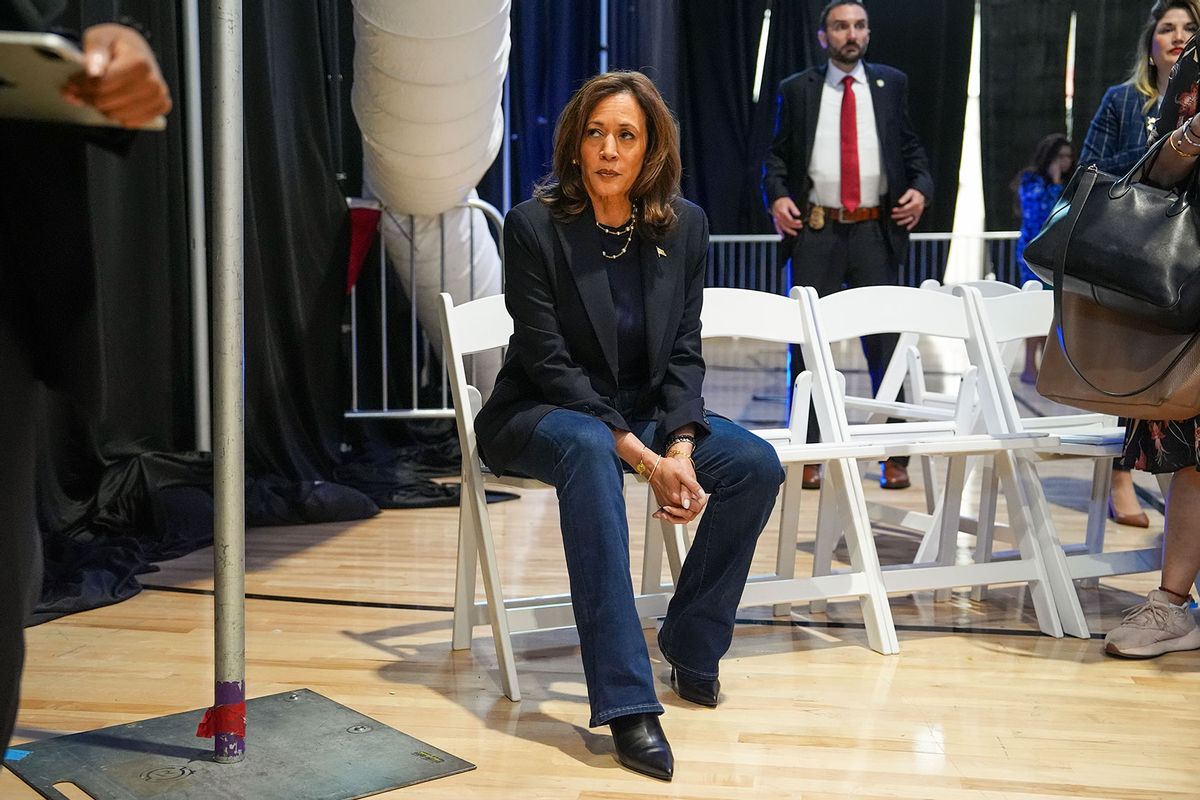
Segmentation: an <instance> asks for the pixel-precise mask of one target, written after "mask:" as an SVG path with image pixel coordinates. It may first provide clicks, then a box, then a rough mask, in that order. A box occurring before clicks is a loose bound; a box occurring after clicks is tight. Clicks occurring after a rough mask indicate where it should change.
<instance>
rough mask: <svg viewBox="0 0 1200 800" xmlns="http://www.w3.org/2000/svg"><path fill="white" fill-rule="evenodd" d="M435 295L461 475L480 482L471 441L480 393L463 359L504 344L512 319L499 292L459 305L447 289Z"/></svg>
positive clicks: (473, 436) (511, 330) (473, 441)
mask: <svg viewBox="0 0 1200 800" xmlns="http://www.w3.org/2000/svg"><path fill="white" fill-rule="evenodd" d="M438 299H439V300H440V301H441V308H440V309H439V311H440V318H441V324H442V351H443V359H444V361H445V364H446V372H447V375H448V377H449V380H450V396H451V397H452V398H453V399H454V421H455V424H456V425H457V427H458V443H459V447H460V449H461V450H462V457H463V458H462V463H463V479H464V481H467V480H468V473H471V475H470V478H471V479H472V480H471V482H472V484H473V486H481V485H482V483H481V479H480V478H479V452H478V447H477V445H476V443H475V415H476V414H477V413H478V412H479V406H480V395H479V391H478V390H477V389H475V387H473V386H471V385H469V384H468V382H467V369H466V364H465V363H464V361H463V359H464V357H466V356H468V355H471V354H472V353H480V352H483V351H485V350H494V349H496V348H499V347H504V346H506V345H507V344H508V340H509V338H510V337H511V336H512V332H513V321H512V317H511V316H509V313H508V308H506V307H505V305H504V295H502V294H497V295H492V296H491V297H481V298H479V299H478V300H470V301H468V302H466V303H463V304H462V305H459V306H456V305H454V298H453V297H451V296H450V293H449V292H442V293H441V294H440V295H439V296H438ZM480 491H482V489H481V488H480Z"/></svg>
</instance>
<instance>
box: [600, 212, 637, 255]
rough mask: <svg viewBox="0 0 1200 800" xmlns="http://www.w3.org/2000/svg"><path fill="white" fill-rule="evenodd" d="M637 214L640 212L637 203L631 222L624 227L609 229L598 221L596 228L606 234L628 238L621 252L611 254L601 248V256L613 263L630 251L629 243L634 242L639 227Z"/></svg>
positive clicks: (631, 215)
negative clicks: (634, 233) (635, 230)
mask: <svg viewBox="0 0 1200 800" xmlns="http://www.w3.org/2000/svg"><path fill="white" fill-rule="evenodd" d="M637 212H638V209H637V203H634V204H633V208H632V210H631V211H630V215H629V222H626V223H625V224H624V225H622V226H621V227H619V228H612V227H609V226H608V225H605V224H604V223H602V222H600V220H596V227H597V228H599V229H600V230H601V231H603V232H604V233H607V234H608V235H609V236H625V237H627V238H626V239H625V246H624V247H622V248H621V250H620V252H617V253H611V254H610V253H608V252H607V251H605V250H604V248H601V249H600V255H602V256H604V257H605V258H607V259H610V260H613V261H615V260H617V259H618V258H620V257H621V256H623V255H625V253H626V252H627V251H628V250H629V243H630V242H632V241H633V229H634V228H636V227H637Z"/></svg>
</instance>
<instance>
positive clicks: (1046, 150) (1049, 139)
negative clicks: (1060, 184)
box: [1008, 133, 1075, 217]
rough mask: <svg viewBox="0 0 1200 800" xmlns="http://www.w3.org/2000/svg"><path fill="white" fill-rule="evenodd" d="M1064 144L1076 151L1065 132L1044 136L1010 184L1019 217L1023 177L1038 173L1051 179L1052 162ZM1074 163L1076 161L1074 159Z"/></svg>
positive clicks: (1039, 175)
mask: <svg viewBox="0 0 1200 800" xmlns="http://www.w3.org/2000/svg"><path fill="white" fill-rule="evenodd" d="M1064 146H1066V147H1070V148H1071V152H1072V153H1074V151H1075V146H1074V145H1072V144H1071V140H1070V139H1068V138H1067V135H1066V134H1065V133H1051V134H1047V135H1046V136H1043V137H1042V138H1041V141H1039V142H1038V143H1037V146H1036V147H1034V148H1033V156H1032V157H1031V158H1030V160H1029V163H1028V164H1026V165H1025V166H1024V167H1022V168H1021V171H1020V172H1018V173H1017V174H1016V175H1015V176H1014V177H1013V179H1012V181H1011V182H1010V183H1009V184H1008V185H1009V188H1011V189H1012V190H1013V193H1014V194H1013V211H1014V212H1015V213H1016V215H1017V216H1018V217H1020V216H1021V201H1020V197H1019V195H1020V189H1021V178H1023V177H1025V176H1026V175H1037V176H1038V177H1040V178H1041V179H1042V180H1044V181H1047V182H1048V181H1049V180H1050V163H1051V162H1052V161H1054V159H1055V158H1057V157H1058V151H1059V150H1061V149H1062V148H1063V147H1064ZM1072 163H1074V162H1073V161H1072ZM1069 177H1070V175H1063V176H1062V179H1063V180H1064V181H1065V180H1066V179H1067V178H1069Z"/></svg>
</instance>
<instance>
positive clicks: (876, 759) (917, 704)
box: [0, 375, 1200, 800]
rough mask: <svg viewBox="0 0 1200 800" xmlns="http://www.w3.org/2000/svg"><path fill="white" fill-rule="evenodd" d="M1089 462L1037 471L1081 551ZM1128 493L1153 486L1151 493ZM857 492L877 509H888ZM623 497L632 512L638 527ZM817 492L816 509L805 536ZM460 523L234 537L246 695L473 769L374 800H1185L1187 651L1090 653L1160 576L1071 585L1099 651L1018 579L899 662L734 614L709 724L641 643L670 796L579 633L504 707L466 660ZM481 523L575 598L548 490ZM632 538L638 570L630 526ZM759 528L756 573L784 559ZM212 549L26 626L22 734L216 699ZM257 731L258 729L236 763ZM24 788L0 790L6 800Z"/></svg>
mask: <svg viewBox="0 0 1200 800" xmlns="http://www.w3.org/2000/svg"><path fill="white" fill-rule="evenodd" d="M719 377H720V376H713V379H714V383H715V382H718V379H719ZM725 377H726V378H730V376H728V375H727V376H725ZM730 380H733V379H732V378H730ZM739 380H741V379H739ZM764 402H765V401H764ZM1089 469H1090V468H1089V467H1088V466H1087V465H1086V464H1084V463H1082V462H1061V463H1055V464H1052V465H1049V466H1048V467H1047V468H1046V469H1045V470H1044V473H1043V476H1044V480H1045V484H1046V486H1047V491H1048V493H1049V494H1050V496H1051V497H1052V499H1053V500H1054V502H1055V506H1054V519H1055V521H1056V523H1057V524H1058V527H1059V530H1060V535H1061V536H1062V538H1063V539H1064V540H1067V541H1079V540H1081V539H1082V529H1083V514H1082V513H1081V511H1079V510H1078V509H1080V508H1081V507H1082V505H1083V504H1084V503H1085V502H1086V497H1087V491H1088V476H1089V475H1090V472H1089ZM914 475H915V472H914ZM1138 481H1139V485H1143V486H1144V487H1146V488H1147V489H1151V490H1156V489H1154V484H1153V482H1152V481H1149V480H1146V476H1139V477H1138ZM868 487H869V488H868V496H869V497H870V498H875V499H883V497H884V494H885V493H883V492H882V491H880V490H879V489H878V487H877V486H872V485H871V484H870V483H868ZM639 491H642V492H644V489H635V490H632V491H631V495H630V498H629V506H630V509H631V510H632V511H633V512H634V514H633V516H635V517H636V515H637V512H638V511H640V509H641V508H642V507H643V506H642V503H643V502H644V495H640V494H638V493H637V492H639ZM886 495H887V497H886V499H887V500H889V501H893V502H900V503H903V504H906V505H910V506H912V507H916V506H917V505H918V504H919V503H921V502H922V495H921V493H920V491H919V489H918V488H916V487H914V489H912V490H909V491H906V492H888V493H886ZM815 499H816V495H815V493H806V495H805V522H804V525H805V528H804V530H806V531H811V530H812V521H813V513H814V509H815V507H816V502H815ZM456 515H457V511H456V510H455V509H431V510H419V511H387V512H384V513H383V514H381V515H380V516H378V517H376V518H374V519H371V520H366V521H362V522H357V523H353V524H342V525H312V526H306V527H295V528H270V529H258V530H252V531H250V532H249V534H248V550H249V557H248V565H247V577H246V585H247V592H248V593H250V594H251V596H252V598H253V599H250V600H249V601H248V602H247V623H248V631H247V669H248V690H249V694H250V695H251V696H252V697H254V696H261V695H267V694H273V693H276V692H281V691H284V690H291V689H296V688H300V687H308V688H311V689H313V690H314V691H317V692H320V693H322V694H324V695H326V696H327V697H330V698H331V699H333V700H336V701H338V702H340V703H343V704H345V705H348V706H350V707H352V708H354V709H357V710H358V711H361V712H362V713H365V714H367V715H369V716H372V717H374V718H376V719H378V720H380V721H382V722H384V723H386V724H388V725H391V726H393V727H395V728H397V729H399V730H401V731H404V732H405V733H408V734H410V735H412V736H415V737H417V738H418V739H421V740H423V741H426V742H428V743H430V744H432V745H434V746H436V747H439V748H442V749H444V750H447V751H449V752H451V753H454V754H455V755H458V756H460V757H462V758H465V759H467V760H469V761H471V762H473V763H475V764H477V765H478V769H476V770H474V771H472V772H468V773H465V774H461V775H457V776H453V777H450V778H445V779H441V780H436V781H432V782H429V783H426V784H422V785H419V786H415V787H411V788H408V789H404V790H399V791H396V792H393V793H389V794H387V795H381V796H382V797H396V798H402V797H403V798H408V797H413V798H418V797H429V798H455V800H458V799H459V798H463V797H473V798H477V800H490V799H491V798H497V799H498V800H499V799H500V798H505V799H507V798H521V800H534V799H535V798H547V799H550V798H553V799H554V800H561V799H562V798H580V799H581V800H584V799H586V800H617V799H618V798H630V799H632V798H657V797H675V798H774V797H781V798H804V800H817V799H822V800H851V799H852V798H853V800H865V799H870V798H892V799H897V798H912V799H913V800H918V799H919V800H933V799H935V798H937V799H941V798H945V799H946V800H963V799H966V798H980V799H983V798H987V800H1001V799H1002V798H1013V799H1014V800H1016V799H1018V798H1019V799H1020V800H1032V799H1033V798H1064V797H1086V798H1108V799H1112V798H1128V799H1129V800H1150V798H1179V799H1180V800H1183V798H1189V799H1192V800H1194V798H1197V797H1200V788H1198V787H1200V766H1198V761H1197V758H1196V755H1195V751H1194V750H1193V749H1192V747H1193V745H1192V740H1193V739H1194V737H1195V736H1196V735H1197V734H1200V652H1193V653H1185V654H1175V655H1170V656H1166V657H1163V658H1161V659H1157V660H1152V661H1140V662H1131V661H1119V660H1115V659H1111V658H1108V657H1105V656H1104V655H1103V654H1102V652H1101V648H1100V643H1099V641H1098V639H1097V637H1098V636H1099V635H1100V634H1101V633H1102V632H1103V631H1106V630H1108V629H1109V628H1110V627H1111V626H1112V625H1114V624H1115V623H1116V622H1117V621H1118V620H1119V619H1120V615H1121V609H1123V608H1125V607H1126V606H1129V605H1131V604H1132V603H1134V602H1136V600H1137V599H1138V595H1139V594H1141V593H1144V592H1145V591H1146V590H1147V589H1149V588H1152V587H1153V586H1154V585H1155V584H1156V582H1157V576H1156V575H1139V576H1131V577H1127V578H1122V579H1115V580H1112V581H1108V582H1105V583H1103V584H1102V585H1101V586H1100V587H1099V588H1093V589H1083V590H1081V598H1082V601H1083V604H1084V607H1085V609H1086V611H1087V614H1088V620H1089V623H1090V624H1091V627H1092V629H1093V631H1094V632H1095V635H1094V637H1093V639H1091V640H1080V639H1069V638H1068V639H1057V640H1056V639H1053V638H1049V637H1046V636H1043V635H1040V634H1039V633H1038V632H1037V629H1036V625H1035V624H1034V622H1033V617H1032V604H1031V603H1030V602H1029V599H1028V595H1027V593H1026V592H1025V591H1024V590H1021V589H1017V588H1011V587H1010V588H1003V587H1001V588H997V589H993V590H992V592H991V594H990V596H989V598H988V600H987V601H986V602H983V603H974V602H972V601H971V600H970V597H969V594H968V593H967V592H966V591H965V590H964V591H961V592H956V593H955V594H954V596H953V597H952V599H951V600H949V601H947V602H944V603H935V602H934V601H933V598H932V594H931V593H923V594H919V595H916V596H910V597H902V596H897V597H894V598H893V611H894V614H895V616H896V621H897V624H898V627H899V628H900V632H899V638H900V646H901V653H900V654H899V655H896V656H880V655H878V654H876V653H874V652H872V651H871V650H869V649H868V648H867V646H866V636H865V633H864V631H863V629H862V625H861V616H860V614H859V612H858V607H857V605H856V604H854V603H839V604H834V605H831V606H830V609H829V612H828V613H827V614H817V615H810V614H808V613H807V609H798V613H796V614H794V615H793V617H792V618H790V619H789V618H772V617H771V616H770V615H769V609H746V610H745V611H744V612H743V614H742V615H741V617H740V620H741V622H740V624H739V625H738V626H737V630H736V634H735V637H734V641H733V646H732V648H731V650H730V652H729V654H728V656H727V657H726V659H725V661H724V662H723V663H722V668H721V683H722V698H721V706H720V707H719V708H718V709H715V710H712V709H705V708H700V707H697V706H694V705H690V704H687V703H684V702H682V701H680V700H678V699H677V698H676V697H675V696H674V694H673V693H672V691H671V689H670V687H669V686H668V685H667V684H666V678H667V668H666V665H665V664H664V663H663V662H662V660H661V658H660V657H659V654H658V651H657V649H656V647H655V646H654V644H653V635H652V632H651V633H649V634H648V641H649V642H650V653H651V658H652V660H653V661H654V672H655V675H656V677H657V678H658V680H659V682H660V686H659V695H660V697H661V698H662V700H663V703H664V704H665V705H666V707H667V713H666V715H665V716H664V717H663V726H664V728H665V730H666V732H667V735H668V737H669V739H670V741H671V743H672V746H673V749H674V753H675V757H676V772H675V780H674V781H673V782H672V783H669V784H667V783H661V782H658V781H654V780H652V779H649V778H645V777H642V776H639V775H636V774H634V773H631V772H629V771H627V770H625V769H623V768H621V767H620V766H619V765H618V764H617V762H616V761H615V759H614V757H613V754H612V747H611V742H610V739H609V737H608V736H607V729H606V728H602V729H597V730H594V731H593V730H589V729H588V728H587V727H586V726H587V720H588V706H587V700H586V693H585V690H584V684H583V674H582V666H581V664H580V660H579V653H578V645H577V640H576V637H575V634H574V632H573V631H570V630H566V631H557V632H551V633H543V634H529V635H524V636H520V637H518V638H517V639H516V642H517V666H518V670H519V672H520V679H521V687H522V690H523V692H524V694H525V697H524V699H523V700H522V702H521V703H519V704H514V703H511V702H509V701H508V700H507V699H506V698H505V697H504V696H503V695H502V694H501V692H500V688H499V680H498V673H497V671H496V663H495V654H494V651H493V649H492V644H491V639H490V635H489V634H488V631H487V629H486V628H477V629H476V631H475V641H474V644H473V647H472V648H471V650H469V651H460V652H452V651H451V650H450V629H449V625H450V614H449V607H450V604H451V599H452V594H453V580H454V560H453V556H454V537H455V525H456ZM1150 516H1151V520H1152V527H1151V530H1150V531H1149V532H1138V531H1134V530H1131V529H1121V528H1117V527H1116V526H1114V525H1111V524H1110V528H1109V532H1110V536H1109V538H1110V542H1112V543H1113V544H1114V545H1115V546H1134V545H1138V544H1144V543H1146V542H1149V541H1154V540H1156V539H1157V538H1158V537H1159V536H1160V535H1161V527H1162V517H1161V515H1159V514H1158V513H1157V512H1156V511H1153V510H1151V511H1150ZM492 518H493V523H494V524H495V525H496V528H497V535H498V546H499V548H500V551H501V564H502V570H503V574H504V579H505V580H506V582H507V588H508V589H509V591H510V592H511V593H518V592H519V593H533V592H542V591H557V590H561V589H563V588H565V579H564V568H563V566H562V555H561V548H560V545H559V543H558V540H557V537H558V533H557V524H556V519H557V507H556V504H555V503H554V501H553V496H552V493H551V492H548V491H535V492H528V493H525V495H524V496H523V497H522V498H521V499H520V500H517V501H514V502H506V503H502V504H498V505H495V506H493V507H492ZM631 529H632V531H633V532H634V539H635V547H634V559H633V560H634V565H633V567H634V571H635V573H637V572H638V571H640V530H641V525H640V522H637V521H636V520H635V524H632V525H631ZM772 530H773V527H771V526H769V527H768V529H767V531H768V532H767V533H766V534H764V536H763V539H762V542H761V545H760V548H759V558H758V560H757V561H756V569H755V571H764V570H765V567H766V564H767V559H768V557H769V555H770V554H771V553H773V551H774V541H773V538H774V537H773V534H772V533H771V532H772ZM878 541H879V549H880V552H881V558H883V559H884V560H891V561H897V562H899V561H903V560H905V559H906V558H908V559H911V556H912V554H913V553H914V552H915V549H916V541H915V540H914V539H913V538H912V537H910V536H906V535H900V534H895V533H889V532H887V531H881V532H880V533H879V536H878ZM810 544H811V542H810V541H809V540H805V541H803V542H802V544H801V547H800V549H799V550H798V553H797V570H798V573H800V574H803V571H804V570H806V569H807V568H808V567H809V565H810V564H811V555H810V549H809V546H810ZM969 544H970V541H969V539H968V538H967V537H964V538H963V540H962V541H961V542H960V546H961V547H963V548H967V547H968V546H969ZM211 558H212V554H211V551H203V552H199V553H195V554H192V555H190V556H187V557H185V558H181V559H178V560H177V561H174V562H169V563H166V564H163V565H162V570H161V572H158V573H156V574H150V575H146V576H144V577H143V582H144V583H145V584H147V585H148V588H147V590H146V591H144V592H142V593H141V594H140V595H138V596H137V597H135V598H133V599H131V600H129V601H127V602H124V603H121V604H119V605H116V606H113V607H110V608H104V609H98V610H95V611H90V612H87V613H83V614H77V615H75V616H71V617H68V618H65V619H62V620H59V621H57V622H53V623H49V624H46V625H42V626H39V627H36V628H33V629H31V630H29V631H28V634H29V637H28V638H29V656H28V666H27V670H26V675H25V683H24V687H23V696H22V707H21V713H20V718H19V720H18V731H17V737H16V739H15V741H16V742H21V741H27V740H30V739H42V738H46V737H50V736H55V735H59V734H63V733H70V732H76V731H83V730H90V729H94V728H100V727H105V726H109V725H114V724H119V723H125V722H130V721H134V720H138V719H143V718H148V717H157V716H160V715H164V714H170V713H174V712H179V711H186V710H190V709H195V708H200V707H204V706H207V705H209V704H210V703H211V681H212V672H211V670H212V653H211V650H212V598H211V596H209V595H208V593H207V592H208V590H210V589H211V586H212V580H211V570H212V561H211ZM314 601H317V602H314ZM362 604H369V605H362ZM252 737H253V720H251V740H250V742H251V743H250V747H251V748H252V747H253V738H252ZM36 796H37V795H36V794H35V793H34V792H33V791H32V790H30V789H29V788H27V787H26V786H25V785H24V784H23V783H21V782H20V781H19V780H18V779H17V778H16V777H15V776H13V775H12V774H11V773H4V774H0V798H4V800H22V799H23V798H34V797H36ZM247 800H254V799H253V798H248V799H247Z"/></svg>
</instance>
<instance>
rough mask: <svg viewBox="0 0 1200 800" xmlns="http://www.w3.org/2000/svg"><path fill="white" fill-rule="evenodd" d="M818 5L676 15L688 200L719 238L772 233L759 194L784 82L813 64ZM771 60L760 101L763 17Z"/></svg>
mask: <svg viewBox="0 0 1200 800" xmlns="http://www.w3.org/2000/svg"><path fill="white" fill-rule="evenodd" d="M820 5H821V4H820V3H817V2H815V1H810V0H806V1H805V2H801V3H792V2H770V1H769V0H757V1H756V2H720V3H683V4H681V6H680V9H679V15H678V24H679V39H680V44H679V51H680V53H679V56H680V67H679V90H678V91H679V102H678V105H677V107H676V111H677V113H678V115H679V122H680V138H681V148H682V155H683V193H684V195H685V196H687V197H688V198H689V199H691V200H693V201H694V202H696V203H698V204H700V205H701V206H702V207H703V208H704V210H705V211H706V212H708V218H709V224H710V226H711V229H712V231H713V232H714V233H763V232H769V231H770V230H771V225H770V219H769V218H768V217H767V215H766V209H765V208H764V206H763V200H762V191H761V189H760V188H759V187H760V184H761V176H762V159H763V156H764V155H765V153H766V148H767V146H768V145H769V144H770V140H771V135H772V132H773V128H774V116H775V95H776V87H777V86H778V84H779V81H780V80H782V79H783V78H784V77H786V76H787V75H788V74H790V73H792V72H796V71H798V70H799V69H802V68H803V67H804V66H805V65H806V64H808V63H812V61H813V58H814V55H815V53H814V50H815V48H816V46H817V43H816V17H817V10H818V9H819V7H820ZM768 8H770V10H771V30H770V38H769V40H768V60H767V65H768V66H769V68H767V66H765V67H764V75H763V79H762V85H761V87H760V92H759V95H758V99H757V101H756V100H755V99H754V90H755V88H756V87H755V72H756V66H757V59H758V46H759V39H760V37H761V35H762V27H763V17H764V12H765V11H766V10H767V9H768Z"/></svg>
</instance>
